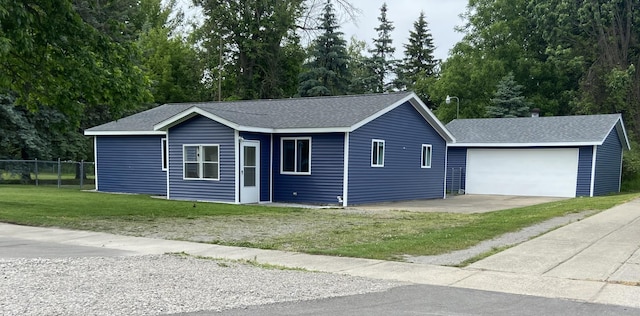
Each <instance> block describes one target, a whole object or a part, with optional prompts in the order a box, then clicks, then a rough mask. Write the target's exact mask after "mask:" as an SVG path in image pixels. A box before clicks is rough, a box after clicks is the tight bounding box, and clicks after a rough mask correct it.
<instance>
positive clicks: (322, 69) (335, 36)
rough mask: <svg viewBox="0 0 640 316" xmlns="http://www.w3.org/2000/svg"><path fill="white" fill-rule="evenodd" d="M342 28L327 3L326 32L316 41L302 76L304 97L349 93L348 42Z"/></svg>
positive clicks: (324, 25)
mask: <svg viewBox="0 0 640 316" xmlns="http://www.w3.org/2000/svg"><path fill="white" fill-rule="evenodd" d="M338 29H339V26H338V24H337V20H336V16H335V13H334V9H333V6H332V5H331V0H327V3H326V5H325V9H324V15H323V16H322V18H321V24H320V30H322V31H323V32H322V33H321V34H320V35H319V36H318V37H317V38H316V39H315V40H314V41H313V43H312V45H311V48H310V50H311V54H310V55H311V56H309V61H308V62H307V64H306V65H305V68H306V71H305V72H303V73H302V74H301V75H300V86H299V88H298V92H299V94H300V95H301V96H303V97H306V96H321V95H341V94H346V93H347V92H348V91H349V84H350V79H351V78H350V74H349V68H348V67H347V65H348V58H349V56H348V55H347V42H346V41H345V40H344V38H343V33H342V32H340V31H338Z"/></svg>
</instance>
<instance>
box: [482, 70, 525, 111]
mask: <svg viewBox="0 0 640 316" xmlns="http://www.w3.org/2000/svg"><path fill="white" fill-rule="evenodd" d="M496 87H497V90H496V92H495V93H494V98H492V99H491V104H492V105H489V106H487V117H519V116H527V115H529V105H530V104H529V102H528V101H527V100H526V99H525V97H524V96H523V95H522V89H523V88H524V87H523V86H522V85H519V84H518V83H517V82H516V80H515V79H514V77H513V73H512V72H510V73H509V74H508V75H506V76H504V77H503V78H502V79H501V80H500V82H498V85H497V86H496Z"/></svg>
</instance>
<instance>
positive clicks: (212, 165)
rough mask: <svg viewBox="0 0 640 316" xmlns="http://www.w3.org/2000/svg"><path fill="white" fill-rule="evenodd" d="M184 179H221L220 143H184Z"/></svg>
mask: <svg viewBox="0 0 640 316" xmlns="http://www.w3.org/2000/svg"><path fill="white" fill-rule="evenodd" d="M182 162H183V165H184V179H190V180H200V179H203V180H220V145H183V154H182Z"/></svg>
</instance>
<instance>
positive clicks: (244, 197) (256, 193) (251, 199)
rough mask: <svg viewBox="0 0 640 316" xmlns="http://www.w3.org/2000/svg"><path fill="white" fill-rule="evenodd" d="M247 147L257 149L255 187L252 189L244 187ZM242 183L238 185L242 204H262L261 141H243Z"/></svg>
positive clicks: (241, 153)
mask: <svg viewBox="0 0 640 316" xmlns="http://www.w3.org/2000/svg"><path fill="white" fill-rule="evenodd" d="M245 147H254V148H255V149H256V151H255V155H256V157H255V162H256V165H255V168H256V171H255V186H253V187H251V188H245V186H244V182H245V180H244V168H245V166H244V161H245V157H244V153H245ZM239 156H240V161H239V163H240V179H239V180H240V181H239V183H238V185H239V191H240V203H241V204H245V203H258V202H260V141H257V140H242V141H241V142H240V155H239Z"/></svg>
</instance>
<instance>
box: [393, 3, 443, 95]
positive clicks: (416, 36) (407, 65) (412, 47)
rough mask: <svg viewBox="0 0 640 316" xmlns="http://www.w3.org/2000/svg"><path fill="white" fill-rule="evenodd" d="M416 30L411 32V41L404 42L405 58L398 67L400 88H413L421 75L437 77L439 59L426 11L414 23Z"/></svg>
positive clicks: (398, 84) (398, 85)
mask: <svg viewBox="0 0 640 316" xmlns="http://www.w3.org/2000/svg"><path fill="white" fill-rule="evenodd" d="M413 27H414V30H412V31H410V32H409V43H408V44H404V48H405V51H404V56H405V57H404V59H403V61H402V64H401V65H400V66H399V67H398V68H397V71H396V74H397V81H396V82H397V84H396V86H397V87H398V88H400V89H411V88H412V87H413V86H414V85H415V83H416V82H417V81H418V79H419V77H435V75H436V68H437V66H438V62H437V60H436V59H435V58H434V57H433V52H434V50H435V46H434V45H433V36H432V35H431V32H430V31H429V28H428V24H427V21H426V20H425V16H424V11H422V12H420V17H418V20H417V21H416V22H414V23H413Z"/></svg>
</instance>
